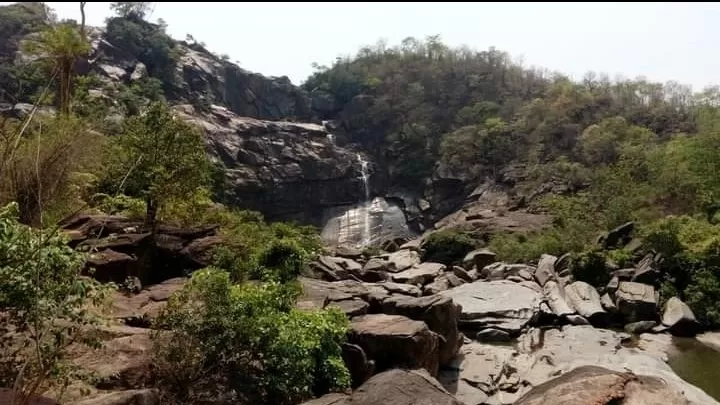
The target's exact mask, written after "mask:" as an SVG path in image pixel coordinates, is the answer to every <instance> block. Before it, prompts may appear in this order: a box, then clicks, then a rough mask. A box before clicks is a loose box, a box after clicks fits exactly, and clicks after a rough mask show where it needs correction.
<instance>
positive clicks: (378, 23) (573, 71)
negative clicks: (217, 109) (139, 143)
mask: <svg viewBox="0 0 720 405" xmlns="http://www.w3.org/2000/svg"><path fill="white" fill-rule="evenodd" d="M5 4H6V3H5ZM48 4H49V5H50V6H51V7H53V8H54V9H55V10H56V11H57V13H58V15H59V16H60V17H61V18H75V19H79V15H80V13H79V6H78V4H79V3H54V2H48ZM109 4H110V3H101V2H97V3H95V2H91V3H88V5H87V6H86V10H87V14H88V23H89V24H92V25H100V24H102V23H103V21H104V19H105V18H106V17H107V16H108V15H109V14H110V10H109ZM157 18H163V19H164V20H165V21H166V22H167V23H168V25H169V27H168V32H169V33H170V35H172V36H173V37H175V38H178V39H184V38H185V35H186V34H188V33H190V34H192V35H193V36H194V37H195V38H196V39H197V40H198V41H204V42H205V43H206V44H207V47H208V48H209V49H210V50H211V51H213V52H216V53H218V54H223V53H226V54H228V55H230V57H231V59H232V60H238V61H239V62H240V66H242V67H243V68H245V69H248V70H252V71H257V72H260V73H263V74H265V75H271V76H281V75H287V76H288V77H290V79H291V80H292V81H293V83H295V84H299V83H300V82H302V81H303V80H304V79H305V78H306V77H307V76H308V75H309V74H310V73H311V72H312V67H311V64H312V63H313V62H318V63H321V64H328V65H329V64H330V63H331V62H332V61H333V60H334V59H335V57H336V56H340V55H347V54H354V53H355V52H356V51H357V50H358V49H359V48H360V47H361V46H363V45H367V44H374V43H375V42H377V40H378V39H380V38H384V39H386V40H387V41H388V42H389V44H391V45H394V44H397V43H399V42H400V41H401V40H402V39H403V38H405V37H407V36H415V37H419V38H422V37H425V36H426V35H434V34H440V36H441V38H442V39H443V40H444V41H445V42H446V43H448V44H450V45H463V44H465V45H469V46H471V47H473V48H476V49H480V50H484V49H487V48H488V47H490V46H495V47H497V48H498V49H500V50H504V51H507V52H509V53H510V54H511V55H512V56H513V57H515V58H522V59H523V60H524V63H525V65H527V66H531V65H534V66H540V67H546V68H549V69H551V70H558V71H561V72H563V73H566V74H570V75H572V76H574V77H576V78H580V77H582V75H583V74H584V73H585V72H587V71H590V70H593V71H596V72H605V73H608V74H610V75H611V77H612V76H615V75H618V74H620V75H623V76H625V77H636V76H641V75H642V76H645V77H647V78H648V79H650V80H656V81H663V82H664V81H667V80H676V81H679V82H681V83H683V84H691V85H693V88H694V90H701V89H702V87H704V86H705V85H707V84H720V47H718V42H717V41H718V38H720V25H719V24H718V21H720V4H714V3H574V4H573V3H544V4H540V3H414V4H412V3H192V2H190V3H172V2H167V3H155V8H154V11H153V13H152V15H151V16H150V18H149V19H150V20H152V21H155V20H156V19H157Z"/></svg>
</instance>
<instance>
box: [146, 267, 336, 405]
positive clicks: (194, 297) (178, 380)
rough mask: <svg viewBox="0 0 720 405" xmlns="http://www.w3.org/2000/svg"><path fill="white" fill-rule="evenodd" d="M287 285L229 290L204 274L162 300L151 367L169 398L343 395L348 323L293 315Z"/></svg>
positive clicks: (264, 399) (327, 314) (220, 274)
mask: <svg viewBox="0 0 720 405" xmlns="http://www.w3.org/2000/svg"><path fill="white" fill-rule="evenodd" d="M299 292H300V291H299V288H297V285H294V284H280V283H274V282H272V283H265V284H261V285H249V284H242V285H233V284H232V283H231V280H230V276H229V274H228V273H226V272H224V271H221V270H217V269H212V268H209V269H205V270H201V271H198V272H195V273H194V274H193V277H192V279H191V280H190V282H189V283H188V284H186V286H185V287H184V288H183V290H181V291H180V292H179V293H178V294H177V295H175V296H173V297H172V298H171V299H170V301H169V302H168V306H167V308H166V309H165V311H164V312H163V313H162V314H161V316H160V319H159V322H160V324H161V325H162V326H164V327H166V328H168V329H169V330H170V331H171V332H170V333H171V336H164V335H163V333H160V332H158V333H156V334H155V335H154V341H155V343H156V348H155V350H154V352H155V353H156V359H155V360H156V364H157V366H158V371H159V377H160V380H161V382H162V384H163V388H164V389H165V390H166V392H167V393H168V394H169V395H171V396H173V397H174V399H175V400H179V401H189V402H193V403H194V402H196V401H198V402H199V401H201V400H202V399H208V398H213V399H223V400H225V401H229V402H240V403H271V404H278V405H284V404H295V403H298V402H301V401H303V400H305V399H307V398H309V397H311V396H312V395H322V394H324V393H327V392H329V391H334V390H341V389H345V388H347V387H348V385H349V373H348V370H347V369H346V368H345V365H344V363H343V360H342V357H341V346H340V345H341V344H342V343H343V341H344V339H345V336H346V332H347V328H348V321H347V319H346V317H345V315H344V314H343V313H342V312H340V311H339V310H337V309H332V310H323V311H320V312H301V311H298V310H296V309H294V307H293V306H294V302H295V299H296V297H297V295H298V293H299Z"/></svg>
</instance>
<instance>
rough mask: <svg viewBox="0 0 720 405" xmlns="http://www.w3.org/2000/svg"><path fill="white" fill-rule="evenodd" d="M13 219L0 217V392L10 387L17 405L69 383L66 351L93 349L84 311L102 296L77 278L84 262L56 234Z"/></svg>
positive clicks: (0, 212)
mask: <svg viewBox="0 0 720 405" xmlns="http://www.w3.org/2000/svg"><path fill="white" fill-rule="evenodd" d="M17 216H18V207H17V204H11V205H9V206H6V207H4V208H2V209H0V280H2V283H0V314H1V315H0V317H2V322H0V347H1V348H2V350H0V386H3V387H16V388H17V390H18V394H19V395H18V402H17V403H23V402H22V401H24V400H25V399H28V398H30V397H32V396H34V395H42V394H43V393H44V392H45V391H46V390H48V389H50V388H51V387H56V388H57V387H58V386H59V387H61V388H62V387H63V386H64V385H65V384H66V383H67V382H68V381H69V379H70V378H72V377H73V372H75V371H76V370H75V368H74V367H72V365H71V363H70V362H69V361H68V359H67V355H68V349H69V347H70V345H71V344H75V343H80V344H87V345H90V346H95V347H96V346H97V344H98V341H97V340H95V339H94V338H93V333H92V332H93V329H94V327H95V326H96V325H97V324H98V322H99V318H96V317H95V316H94V312H93V311H90V310H91V309H92V307H93V306H97V305H100V304H102V303H103V302H104V299H105V298H106V293H107V292H108V289H107V288H104V287H101V286H100V285H99V284H98V283H97V282H95V281H93V280H89V279H86V278H80V277H79V276H80V272H81V270H82V268H83V264H84V262H85V257H84V256H83V255H82V254H80V253H78V252H76V251H74V250H73V249H71V248H70V247H68V246H67V244H66V242H67V241H66V240H65V239H64V238H63V237H61V236H60V234H58V233H57V232H46V231H40V230H36V229H32V228H30V227H27V226H24V225H21V224H20V223H19V222H18V219H17V218H18V217H17Z"/></svg>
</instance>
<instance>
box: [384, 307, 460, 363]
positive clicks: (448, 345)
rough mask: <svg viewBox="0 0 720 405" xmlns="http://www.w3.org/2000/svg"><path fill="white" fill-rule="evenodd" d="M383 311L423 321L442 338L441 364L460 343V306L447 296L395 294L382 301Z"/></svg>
mask: <svg viewBox="0 0 720 405" xmlns="http://www.w3.org/2000/svg"><path fill="white" fill-rule="evenodd" d="M383 312H385V313H387V314H397V315H402V316H405V317H408V318H410V319H414V320H418V321H423V322H425V323H426V324H427V326H428V327H429V328H430V330H431V331H433V332H435V333H437V334H438V335H439V336H440V337H441V338H442V339H441V340H440V364H441V365H443V364H446V363H448V362H450V360H452V359H453V358H454V357H455V355H456V354H457V351H458V349H459V348H460V346H461V345H462V336H461V334H460V331H459V330H458V318H459V316H460V308H459V307H458V306H457V305H456V304H455V303H454V302H453V300H452V299H450V298H448V297H442V296H431V297H422V298H410V297H399V296H396V297H392V298H389V299H387V300H386V301H385V302H384V303H383Z"/></svg>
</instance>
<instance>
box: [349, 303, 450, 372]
mask: <svg viewBox="0 0 720 405" xmlns="http://www.w3.org/2000/svg"><path fill="white" fill-rule="evenodd" d="M348 341H349V342H350V343H352V344H356V345H358V346H360V347H361V348H362V349H363V350H364V351H365V353H366V354H367V356H368V359H372V360H374V361H375V367H376V370H377V371H384V370H388V369H391V368H405V367H407V368H411V369H414V368H424V369H425V370H427V371H428V372H429V373H430V374H431V375H437V372H438V367H439V365H440V364H439V361H440V352H439V343H440V342H439V339H438V335H436V334H435V333H433V332H431V331H430V329H429V328H428V326H427V325H426V324H425V322H422V321H414V320H411V319H409V318H406V317H404V316H400V315H385V314H373V315H363V316H358V317H355V318H353V319H352V320H351V322H350V332H349V336H348Z"/></svg>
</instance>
